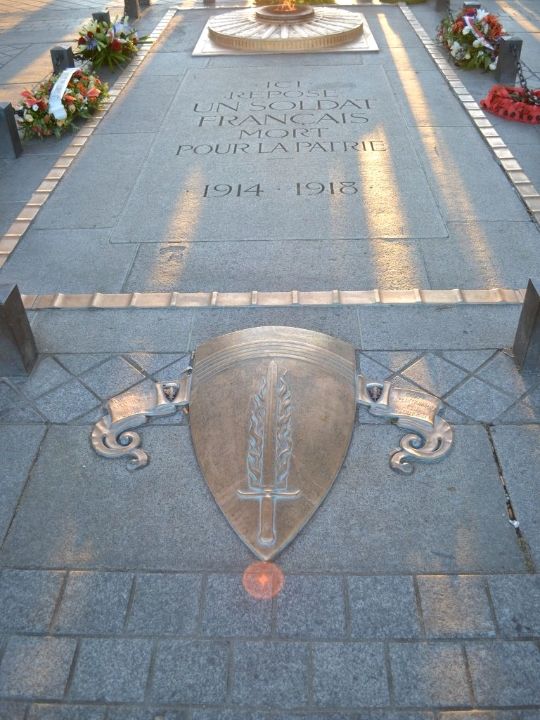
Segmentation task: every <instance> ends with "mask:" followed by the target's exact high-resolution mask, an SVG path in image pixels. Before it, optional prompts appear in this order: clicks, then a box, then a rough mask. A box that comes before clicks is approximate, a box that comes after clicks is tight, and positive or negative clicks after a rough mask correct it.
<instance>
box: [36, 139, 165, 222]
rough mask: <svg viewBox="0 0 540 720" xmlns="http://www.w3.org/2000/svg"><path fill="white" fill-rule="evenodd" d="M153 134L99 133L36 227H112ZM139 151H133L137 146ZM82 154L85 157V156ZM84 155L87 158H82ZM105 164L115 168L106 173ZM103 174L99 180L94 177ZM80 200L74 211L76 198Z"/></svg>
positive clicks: (91, 141)
mask: <svg viewBox="0 0 540 720" xmlns="http://www.w3.org/2000/svg"><path fill="white" fill-rule="evenodd" d="M152 139H153V135H151V134H148V133H129V134H127V133H126V134H122V135H96V136H95V137H93V138H91V139H90V140H89V141H88V142H87V143H86V145H85V147H84V149H83V150H82V152H81V153H80V156H79V158H78V162H77V163H75V164H74V165H72V166H71V168H70V169H69V170H68V171H67V173H66V175H65V176H64V178H63V180H62V182H61V183H60V185H59V186H58V188H57V189H56V191H55V193H54V194H53V195H52V196H51V197H50V199H49V200H48V202H47V204H46V206H45V207H44V208H42V210H41V212H40V213H39V215H38V217H37V218H36V221H35V223H34V226H35V228H36V229H38V228H39V229H49V230H52V229H59V230H65V229H68V228H106V227H112V226H113V225H114V224H115V222H116V220H117V219H118V217H119V213H120V212H121V210H122V208H123V206H124V204H125V202H126V199H127V198H128V196H129V194H130V192H131V189H132V187H133V184H134V182H135V179H136V177H137V172H138V169H139V168H140V165H141V160H142V159H143V158H144V157H145V156H146V154H147V152H148V149H149V147H150V145H151V143H152ZM134 147H136V148H137V152H132V150H133V148H134ZM81 156H82V157H81ZM83 159H84V162H82V160H83ZM104 167H108V168H111V169H112V168H114V171H112V172H109V173H103V172H102V169H103V168H104ZM95 177H100V178H101V181H100V182H98V183H96V182H95V180H94V178H95ZM81 197H84V199H85V202H84V203H80V202H77V205H76V207H75V208H72V212H69V213H67V214H66V213H65V212H64V209H65V208H66V207H68V208H69V207H72V205H73V202H74V198H81Z"/></svg>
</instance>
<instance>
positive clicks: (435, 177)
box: [411, 127, 530, 224]
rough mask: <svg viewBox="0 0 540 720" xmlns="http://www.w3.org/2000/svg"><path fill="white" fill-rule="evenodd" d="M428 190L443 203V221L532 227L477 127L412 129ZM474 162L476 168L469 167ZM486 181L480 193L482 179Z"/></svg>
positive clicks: (523, 208)
mask: <svg viewBox="0 0 540 720" xmlns="http://www.w3.org/2000/svg"><path fill="white" fill-rule="evenodd" d="M411 132H415V133H416V136H417V138H418V145H417V147H418V150H419V153H420V156H421V158H422V161H423V165H424V168H425V171H426V174H427V177H428V178H429V184H430V187H431V188H432V190H433V192H434V193H435V194H436V195H437V197H438V198H439V201H440V209H441V213H442V215H443V217H444V218H445V219H446V220H448V221H454V222H459V221H462V220H463V218H464V217H465V216H472V217H474V221H475V222H476V223H479V224H481V223H483V222H484V221H487V222H494V221H501V222H508V221H521V222H530V218H529V216H528V214H527V211H526V209H525V207H524V205H523V204H522V203H521V202H520V200H519V198H518V196H517V194H516V193H515V192H514V191H513V189H512V188H511V186H510V185H509V183H508V180H507V179H506V177H505V175H504V173H503V171H502V168H499V169H498V168H496V167H494V164H493V158H492V156H491V153H490V152H489V151H488V150H487V148H486V145H485V144H484V140H483V138H482V137H481V136H480V134H479V133H478V131H477V129H476V128H475V127H468V128H467V127H444V128H437V127H418V128H411ZM471 156H474V158H475V161H474V166H472V165H471V163H470V158H471ZM478 177H482V185H481V187H480V188H479V187H478V182H477V179H478Z"/></svg>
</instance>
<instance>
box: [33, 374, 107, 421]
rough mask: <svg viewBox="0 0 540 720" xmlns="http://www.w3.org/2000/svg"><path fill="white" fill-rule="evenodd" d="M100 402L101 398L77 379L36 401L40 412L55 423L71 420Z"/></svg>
mask: <svg viewBox="0 0 540 720" xmlns="http://www.w3.org/2000/svg"><path fill="white" fill-rule="evenodd" d="M98 404H99V399H98V398H97V397H96V396H95V395H93V394H92V393H91V392H90V391H89V390H87V389H86V388H85V387H84V385H82V384H81V383H80V382H79V381H78V380H75V379H74V380H71V381H70V382H68V383H66V384H65V385H61V386H60V387H58V388H56V389H55V390H51V391H50V392H48V393H46V394H45V395H42V396H41V397H40V398H39V399H38V400H37V401H36V407H37V408H38V410H39V411H40V413H42V414H43V415H45V417H46V418H48V419H49V420H50V421H51V422H54V423H64V422H69V421H70V420H73V419H74V418H76V417H78V416H79V415H82V414H83V413H86V412H88V411H89V410H90V409H91V408H93V407H95V406H96V405H98Z"/></svg>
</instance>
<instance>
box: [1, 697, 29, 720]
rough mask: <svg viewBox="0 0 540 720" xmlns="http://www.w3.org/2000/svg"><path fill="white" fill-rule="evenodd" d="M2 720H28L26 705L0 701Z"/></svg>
mask: <svg viewBox="0 0 540 720" xmlns="http://www.w3.org/2000/svg"><path fill="white" fill-rule="evenodd" d="M0 720H26V705H25V704H24V703H12V702H2V701H1V700H0Z"/></svg>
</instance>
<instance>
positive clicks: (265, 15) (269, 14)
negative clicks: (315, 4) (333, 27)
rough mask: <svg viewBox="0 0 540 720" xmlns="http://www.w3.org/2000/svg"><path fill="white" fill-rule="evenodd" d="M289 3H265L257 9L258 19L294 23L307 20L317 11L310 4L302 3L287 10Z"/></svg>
mask: <svg viewBox="0 0 540 720" xmlns="http://www.w3.org/2000/svg"><path fill="white" fill-rule="evenodd" d="M287 7H288V6H287V5H265V6H264V7H262V8H258V9H257V10H256V11H255V15H256V16H257V19H258V20H262V21H263V22H272V23H275V22H279V23H294V22H305V21H306V20H310V19H312V18H313V16H314V14H315V11H314V10H313V8H312V7H310V6H309V5H301V6H300V7H295V8H294V9H293V10H287V9H285V8H287Z"/></svg>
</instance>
